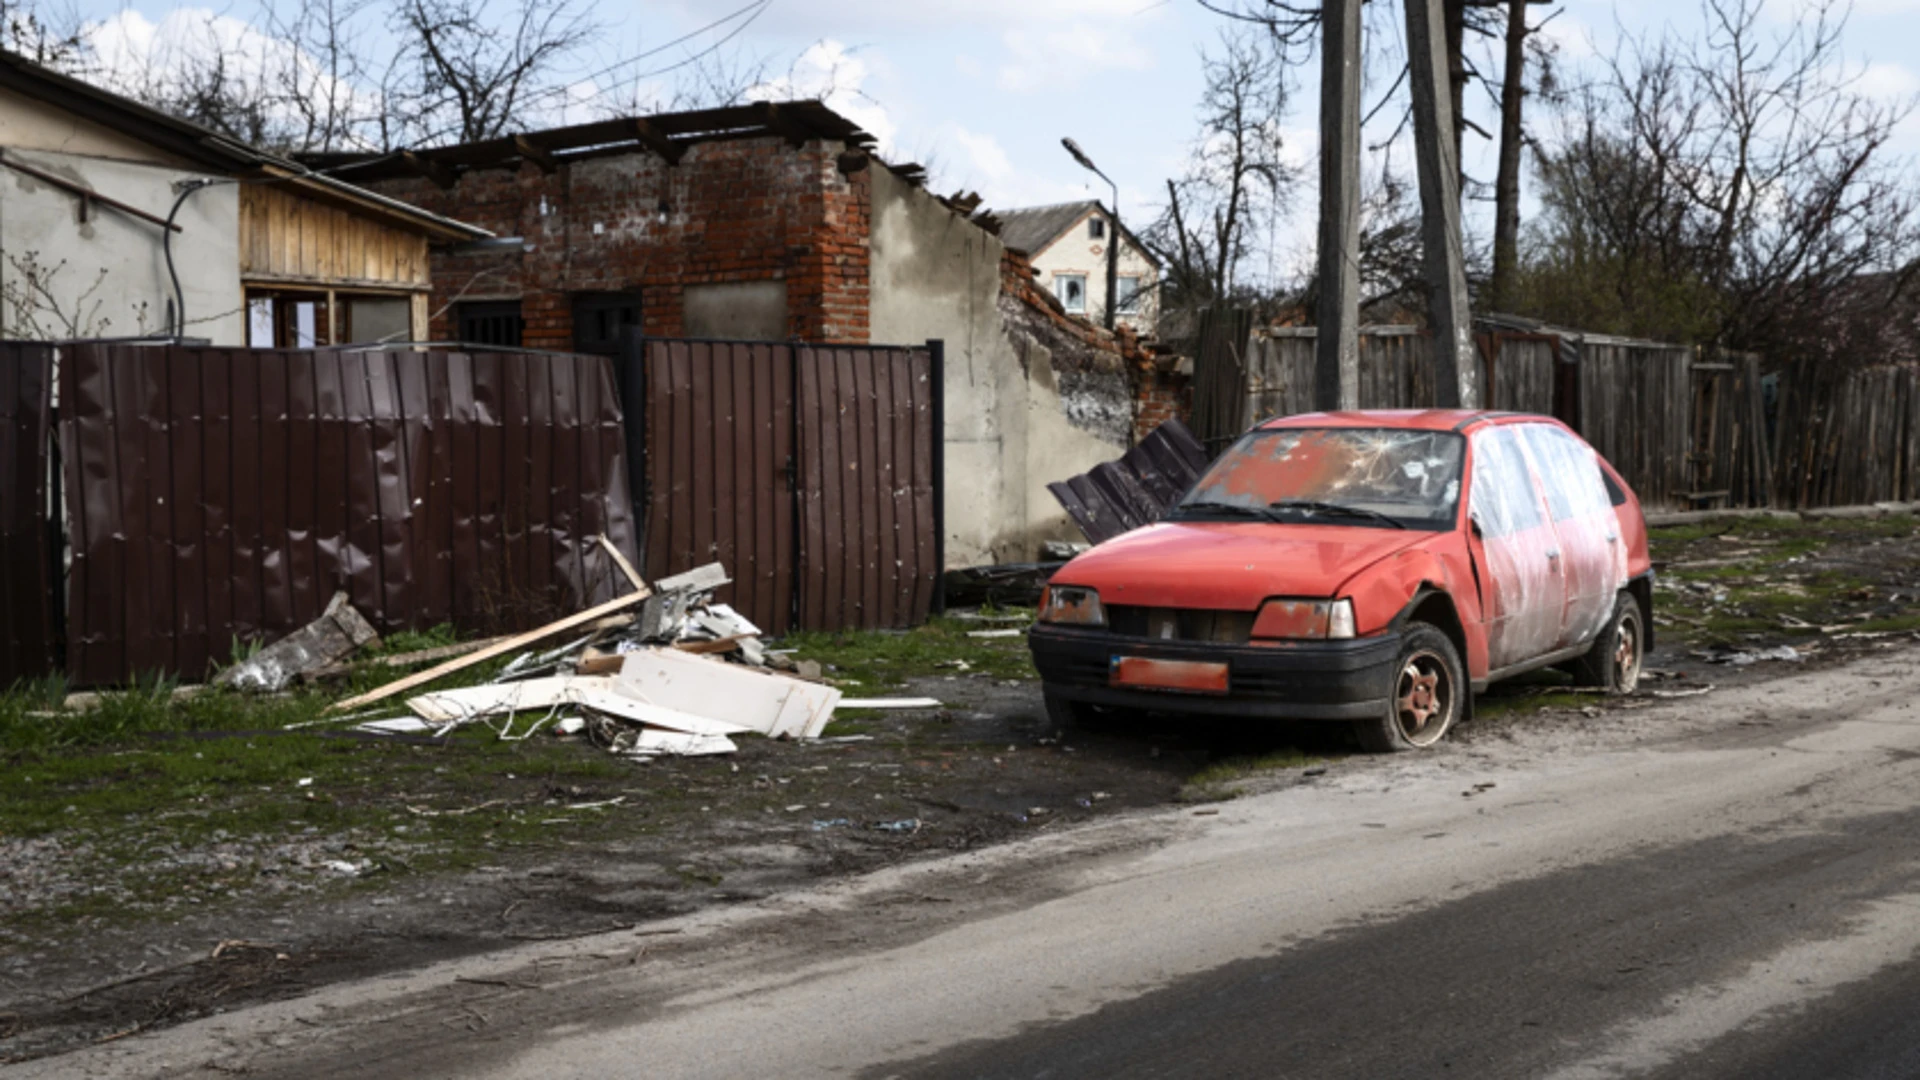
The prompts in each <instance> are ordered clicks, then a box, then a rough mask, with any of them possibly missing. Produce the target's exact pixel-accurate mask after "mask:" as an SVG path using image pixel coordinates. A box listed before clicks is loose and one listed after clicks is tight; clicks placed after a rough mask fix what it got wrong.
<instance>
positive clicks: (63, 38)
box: [0, 0, 87, 71]
mask: <svg viewBox="0 0 1920 1080" xmlns="http://www.w3.org/2000/svg"><path fill="white" fill-rule="evenodd" d="M85 29H86V21H85V20H84V19H82V18H81V16H80V12H79V9H78V8H76V7H74V6H73V5H72V4H71V3H60V2H55V3H51V4H37V3H34V2H32V0H0V49H5V50H6V51H8V52H10V53H13V54H15V55H17V56H24V57H26V58H27V59H29V60H31V61H33V62H34V63H36V64H40V65H41V66H43V67H50V68H53V69H55V70H58V71H73V70H75V69H77V68H79V67H81V66H82V64H83V62H84V61H85V59H86V52H87V48H86V33H85Z"/></svg>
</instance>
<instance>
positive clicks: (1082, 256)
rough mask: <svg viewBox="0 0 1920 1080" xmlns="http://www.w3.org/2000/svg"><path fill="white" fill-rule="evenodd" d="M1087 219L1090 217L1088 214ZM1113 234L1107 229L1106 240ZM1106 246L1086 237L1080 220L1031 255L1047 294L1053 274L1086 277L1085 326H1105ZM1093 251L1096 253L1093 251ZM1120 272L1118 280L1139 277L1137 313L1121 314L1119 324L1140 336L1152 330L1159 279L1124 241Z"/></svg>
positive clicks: (1102, 241) (1084, 221)
mask: <svg viewBox="0 0 1920 1080" xmlns="http://www.w3.org/2000/svg"><path fill="white" fill-rule="evenodd" d="M1088 216H1089V217H1091V216H1092V214H1091V212H1090V213H1089V215H1088ZM1113 233H1114V230H1113V229H1112V228H1109V229H1107V235H1108V236H1109V237H1111V236H1112V235H1113ZM1105 244H1106V241H1105V240H1095V239H1092V238H1091V237H1089V236H1088V235H1087V218H1084V217H1083V218H1081V219H1080V220H1079V221H1077V222H1075V223H1074V225H1073V227H1072V228H1071V229H1068V230H1067V231H1066V232H1065V233H1062V234H1061V236H1060V238H1059V239H1058V240H1055V241H1054V242H1053V243H1052V244H1050V245H1049V246H1047V247H1046V248H1045V249H1044V250H1041V251H1037V252H1033V253H1032V258H1033V268H1034V269H1035V270H1038V271H1040V277H1039V283H1040V287H1041V288H1043V289H1045V290H1047V291H1048V292H1054V291H1055V290H1054V282H1053V277H1054V275H1055V274H1085V275H1086V277H1087V310H1086V319H1087V321H1088V322H1091V323H1095V324H1098V325H1102V326H1104V325H1106V323H1105V312H1106V310H1107V255H1106V247H1105ZM1096 248H1098V249H1099V250H1098V251H1095V249H1096ZM1119 271H1120V276H1121V277H1126V276H1128V275H1134V276H1137V277H1139V279H1140V287H1141V289H1142V290H1144V292H1143V295H1142V296H1141V298H1140V309H1139V311H1138V312H1137V313H1135V314H1132V315H1128V314H1124V313H1123V314H1122V315H1121V316H1120V319H1119V321H1120V322H1122V323H1124V324H1126V325H1128V326H1131V327H1133V328H1134V329H1135V330H1138V331H1141V332H1146V331H1150V330H1152V329H1153V326H1154V322H1155V320H1156V318H1157V314H1158V307H1159V293H1158V292H1157V291H1155V290H1154V288H1153V285H1154V282H1155V281H1157V280H1158V279H1159V271H1158V270H1155V269H1154V266H1153V263H1151V262H1149V261H1147V257H1146V255H1145V254H1144V253H1142V252H1141V250H1140V249H1139V248H1137V247H1135V246H1133V244H1132V243H1130V242H1127V241H1126V240H1124V239H1123V240H1122V241H1121V244H1120V265H1119Z"/></svg>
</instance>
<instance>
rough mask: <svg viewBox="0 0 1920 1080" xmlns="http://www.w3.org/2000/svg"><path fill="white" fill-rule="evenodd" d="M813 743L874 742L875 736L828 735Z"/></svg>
mask: <svg viewBox="0 0 1920 1080" xmlns="http://www.w3.org/2000/svg"><path fill="white" fill-rule="evenodd" d="M813 741H814V742H820V743H850V742H872V741H873V736H871V735H827V736H824V737H822V738H818V739H815V740H813Z"/></svg>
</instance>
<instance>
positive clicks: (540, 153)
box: [513, 135, 560, 175]
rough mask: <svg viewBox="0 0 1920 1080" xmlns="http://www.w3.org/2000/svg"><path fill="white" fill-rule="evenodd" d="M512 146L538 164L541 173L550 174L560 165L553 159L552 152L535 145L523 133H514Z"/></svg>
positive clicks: (521, 154)
mask: <svg viewBox="0 0 1920 1080" xmlns="http://www.w3.org/2000/svg"><path fill="white" fill-rule="evenodd" d="M513 148H514V149H515V150H518V151H520V156H521V157H523V158H526V159H527V160H528V161H531V162H533V163H534V164H535V165H537V166H539V168H540V171H541V172H543V173H546V174H548V175H552V174H553V171H554V170H555V169H558V168H559V167H560V163H559V162H557V161H555V160H554V159H553V155H552V154H549V153H548V152H546V151H545V150H542V149H541V148H540V147H538V146H535V145H534V143H533V140H532V139H529V138H527V137H526V136H525V135H515V136H514V137H513Z"/></svg>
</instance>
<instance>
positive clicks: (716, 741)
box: [627, 728, 739, 757]
mask: <svg viewBox="0 0 1920 1080" xmlns="http://www.w3.org/2000/svg"><path fill="white" fill-rule="evenodd" d="M737 749H739V747H737V746H735V745H733V740H732V739H729V738H727V737H726V736H725V735H690V734H688V733H687V732H684V731H662V730H660V729H659V728H647V729H646V730H645V731H642V732H641V733H640V737H639V738H638V739H636V740H634V743H633V746H632V748H631V749H629V750H628V751H627V753H630V754H679V755H684V756H689V757H691V756H696V755H701V754H731V753H733V752H734V751H735V750H737Z"/></svg>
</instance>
